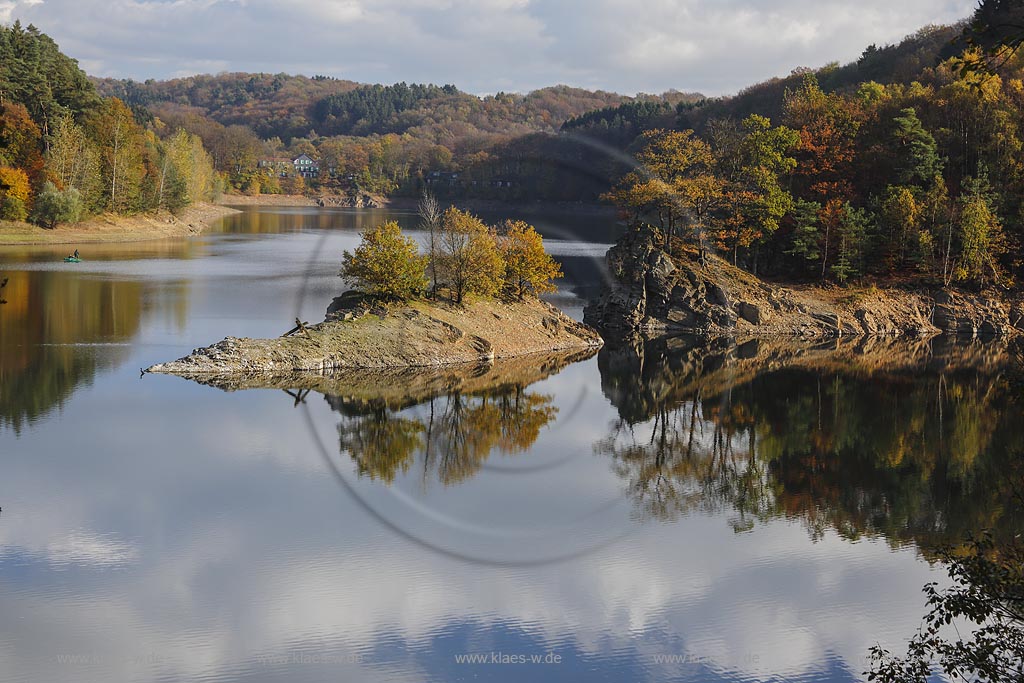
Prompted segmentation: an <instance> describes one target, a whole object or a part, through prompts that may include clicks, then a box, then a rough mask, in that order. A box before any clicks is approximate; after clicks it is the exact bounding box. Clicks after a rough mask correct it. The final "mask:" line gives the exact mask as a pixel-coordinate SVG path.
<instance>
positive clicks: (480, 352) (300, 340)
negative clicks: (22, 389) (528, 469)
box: [147, 295, 604, 377]
mask: <svg viewBox="0 0 1024 683" xmlns="http://www.w3.org/2000/svg"><path fill="white" fill-rule="evenodd" d="M603 343H604V342H603V341H602V339H601V337H600V336H599V335H598V334H597V333H596V332H595V331H594V330H592V329H590V328H589V327H587V326H586V325H582V324H580V323H578V322H576V321H575V320H573V319H572V318H570V317H569V316H567V315H565V314H564V313H562V312H561V311H560V310H558V309H557V308H555V307H554V306H552V305H550V304H548V303H545V302H543V301H539V300H536V299H531V300H526V301H512V302H502V301H479V302H474V303H471V304H467V305H466V306H454V305H448V304H444V303H428V302H422V301H418V302H410V303H406V304H401V305H395V306H390V307H389V306H385V305H383V304H381V303H379V302H374V301H372V300H366V299H364V298H363V297H361V296H358V295H356V296H351V295H350V296H342V297H339V298H337V299H335V301H334V302H333V303H332V304H331V307H330V308H329V309H328V315H327V319H326V320H324V322H322V323H319V324H316V325H309V326H305V327H304V328H303V329H302V330H300V331H298V332H297V333H296V334H293V335H291V336H288V337H278V338H274V339H239V338H236V337H227V338H226V339H224V340H223V341H220V342H218V343H216V344H214V345H212V346H207V347H204V348H200V349H196V350H194V351H193V352H192V353H191V354H189V355H188V356H185V357H184V358H180V359H178V360H176V361H172V362H169V363H160V364H157V365H154V366H152V367H151V368H149V369H148V370H147V372H159V373H169V374H176V375H184V376H194V375H200V374H207V375H211V376H219V377H223V376H227V375H251V376H260V377H275V376H286V375H291V374H293V373H297V372H313V373H331V372H335V371H338V370H349V369H353V368H360V369H366V368H407V367H437V366H444V365H452V364H459V363H467V364H474V365H486V364H489V363H492V362H493V361H494V360H496V359H500V358H512V357H516V356H524V355H527V354H539V353H550V352H554V351H576V350H583V349H596V348H599V347H600V346H601V345H602V344H603Z"/></svg>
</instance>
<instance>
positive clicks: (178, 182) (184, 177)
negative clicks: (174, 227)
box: [158, 128, 216, 211]
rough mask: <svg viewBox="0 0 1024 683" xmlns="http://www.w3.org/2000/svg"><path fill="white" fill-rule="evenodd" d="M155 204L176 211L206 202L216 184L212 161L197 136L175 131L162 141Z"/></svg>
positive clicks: (179, 130)
mask: <svg viewBox="0 0 1024 683" xmlns="http://www.w3.org/2000/svg"><path fill="white" fill-rule="evenodd" d="M162 152H163V154H162V156H163V158H162V160H161V164H160V182H159V189H158V195H159V200H158V203H159V205H161V206H165V207H166V208H168V209H170V210H172V211H177V210H178V209H181V208H184V207H185V206H188V205H189V204H191V203H193V202H197V201H204V200H207V199H210V198H211V196H212V194H213V189H214V186H215V183H216V180H215V179H216V173H215V171H214V169H213V160H212V159H211V157H210V155H209V153H208V152H207V151H206V149H205V148H204V147H203V143H202V141H201V140H200V139H199V137H198V136H195V135H192V134H190V133H188V132H186V131H185V130H184V129H180V128H179V129H178V130H177V131H176V132H175V133H174V134H173V135H172V136H170V137H169V138H168V139H166V140H164V142H163V149H162Z"/></svg>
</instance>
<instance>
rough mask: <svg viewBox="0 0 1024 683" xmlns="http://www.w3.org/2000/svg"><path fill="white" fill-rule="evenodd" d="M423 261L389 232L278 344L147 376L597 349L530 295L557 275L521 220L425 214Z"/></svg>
mask: <svg viewBox="0 0 1024 683" xmlns="http://www.w3.org/2000/svg"><path fill="white" fill-rule="evenodd" d="M420 217H421V226H422V228H423V231H424V234H425V235H426V238H427V239H426V242H427V243H426V245H425V253H423V254H421V253H420V248H419V245H417V243H416V242H415V241H414V240H413V239H412V238H410V237H408V236H406V235H403V234H402V231H401V229H400V228H399V226H398V224H397V223H396V222H393V221H389V222H386V223H383V224H381V225H378V226H376V227H374V228H372V229H369V230H366V231H364V232H363V235H362V242H361V244H360V245H359V247H358V248H357V249H356V250H355V251H354V252H347V251H346V252H345V253H344V256H343V260H342V267H341V273H340V275H341V277H342V278H343V279H344V280H346V281H347V282H349V283H351V284H353V285H354V287H355V288H354V289H351V290H349V291H347V292H345V293H344V294H342V295H341V296H339V297H336V298H335V299H334V301H333V302H332V303H331V305H330V306H329V307H328V309H327V315H326V318H325V320H324V321H323V322H321V323H318V324H315V325H306V324H303V323H298V324H297V325H296V327H295V329H293V330H291V331H290V332H288V333H287V334H286V335H284V336H281V337H279V338H276V339H239V338H235V337H227V338H226V339H224V340H223V341H221V342H219V343H217V344H214V345H213V346H208V347H205V348H200V349H196V350H195V351H193V352H192V353H191V354H190V355H188V356H186V357H184V358H181V359H179V360H176V361H173V362H169V363H160V364H157V365H154V366H152V367H150V368H149V369H148V370H147V371H146V372H154V373H167V374H176V375H182V376H187V377H192V376H199V375H209V376H225V375H248V376H260V377H266V378H273V377H281V376H285V375H290V374H294V373H308V372H313V373H322V374H329V373H332V372H334V371H338V370H351V369H357V368H358V369H387V368H407V367H437V366H445V365H453V364H474V365H480V364H490V363H493V362H494V361H495V360H497V359H503V358H512V357H518V356H525V355H528V354H550V353H551V352H573V351H583V350H587V349H591V350H596V349H597V348H600V347H601V346H602V344H603V341H602V339H601V337H600V336H599V335H598V334H597V332H595V331H594V330H593V329H591V328H589V327H587V326H586V325H584V324H582V323H579V322H577V321H575V320H573V319H572V318H570V317H569V316H567V315H566V314H565V313H563V312H562V311H560V310H559V309H558V308H556V307H555V306H552V305H551V304H549V303H546V302H544V301H542V300H540V299H539V298H538V297H537V295H538V294H542V293H544V292H549V291H553V290H554V285H553V284H552V281H553V280H554V279H556V278H558V277H561V275H562V272H561V269H560V267H559V266H558V264H557V263H556V262H555V261H554V259H552V258H551V256H550V255H548V254H547V253H546V252H545V251H544V245H543V240H542V238H541V236H540V234H538V233H537V231H536V230H535V229H534V228H533V226H530V225H528V224H526V223H525V222H523V221H511V220H507V221H504V222H503V223H501V224H500V225H497V226H488V225H485V224H484V223H483V221H481V220H480V219H479V218H477V217H476V216H474V215H472V214H469V213H466V212H464V211H460V210H459V209H456V208H449V209H447V210H446V211H443V212H442V211H441V210H440V208H439V207H438V204H437V202H436V201H435V200H434V199H433V198H432V197H430V196H426V197H424V200H423V202H421V206H420Z"/></svg>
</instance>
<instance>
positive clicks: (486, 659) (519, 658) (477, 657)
mask: <svg viewBox="0 0 1024 683" xmlns="http://www.w3.org/2000/svg"><path fill="white" fill-rule="evenodd" d="M455 663H456V664H561V663H562V655H560V654H558V653H557V652H547V653H544V654H541V653H534V654H526V653H522V652H501V651H496V652H465V653H463V654H457V655H455Z"/></svg>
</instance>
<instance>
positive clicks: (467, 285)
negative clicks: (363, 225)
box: [340, 195, 562, 304]
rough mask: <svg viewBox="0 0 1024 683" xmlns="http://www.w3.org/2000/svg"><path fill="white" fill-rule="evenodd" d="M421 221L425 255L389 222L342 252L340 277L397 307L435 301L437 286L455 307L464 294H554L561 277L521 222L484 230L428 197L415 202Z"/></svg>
mask: <svg viewBox="0 0 1024 683" xmlns="http://www.w3.org/2000/svg"><path fill="white" fill-rule="evenodd" d="M420 220H421V227H422V228H423V230H424V232H425V233H426V235H427V245H426V246H427V250H426V253H425V254H420V250H419V246H418V245H417V243H416V241H415V240H413V239H412V238H411V237H408V236H406V235H403V234H402V230H401V228H400V227H399V226H398V223H396V222H395V221H388V222H386V223H382V224H380V225H378V226H376V227H374V228H370V229H368V230H365V231H363V233H362V241H361V242H360V244H359V246H358V247H357V248H356V249H355V251H352V252H350V251H345V252H344V254H343V256H342V267H341V273H340V275H341V277H342V278H345V279H348V280H351V281H353V282H354V283H355V284H356V286H357V287H358V288H359V289H360V290H362V291H363V292H366V293H367V294H372V295H375V296H380V297H383V298H386V299H392V300H399V301H406V300H409V299H412V298H415V297H419V296H423V295H429V296H430V297H433V298H436V297H438V296H439V295H440V294H441V293H442V288H443V289H444V290H446V292H447V295H448V297H449V298H450V299H451V301H453V302H455V303H458V304H461V303H463V300H464V299H465V298H466V296H467V295H477V296H482V297H493V296H496V295H498V294H504V295H506V296H511V297H515V298H518V299H523V298H525V297H526V296H530V295H534V296H535V295H537V294H542V293H544V292H550V291H554V289H555V286H554V284H553V281H554V280H555V279H556V278H559V277H562V271H561V268H560V267H559V265H558V263H557V262H556V261H555V260H554V259H553V258H551V256H550V255H549V254H548V253H547V252H545V251H544V242H543V239H542V238H541V236H540V234H539V233H538V232H537V231H536V230H535V229H534V227H533V226H532V225H529V224H527V223H525V222H523V221H519V220H505V221H504V222H502V223H501V224H500V225H497V226H488V225H486V224H485V223H484V222H483V221H482V220H480V219H479V218H477V217H476V216H474V215H472V214H470V213H467V212H465V211H460V210H459V209H456V208H454V207H451V208H449V209H447V210H446V211H444V212H441V211H440V210H439V207H438V206H437V202H436V201H435V200H434V199H433V197H431V196H429V195H428V196H425V197H424V199H423V201H422V202H421V206H420Z"/></svg>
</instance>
